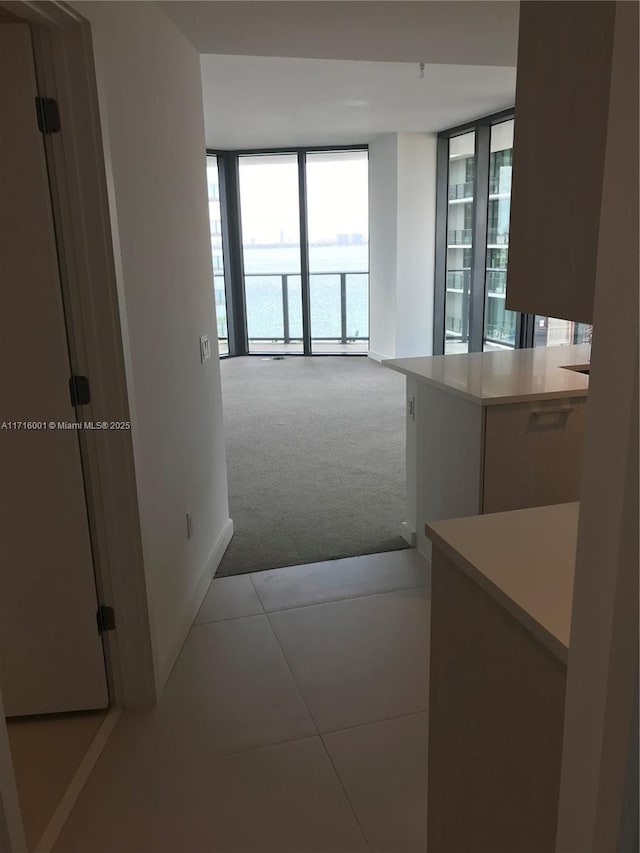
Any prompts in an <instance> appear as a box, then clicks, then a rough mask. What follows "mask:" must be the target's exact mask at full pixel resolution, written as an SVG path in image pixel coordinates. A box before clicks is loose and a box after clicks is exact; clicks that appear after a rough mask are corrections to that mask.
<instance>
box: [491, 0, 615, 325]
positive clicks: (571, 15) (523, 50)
mask: <svg viewBox="0 0 640 853" xmlns="http://www.w3.org/2000/svg"><path fill="white" fill-rule="evenodd" d="M616 5H617V4H616V3H611V2H580V0H578V1H577V2H553V3H550V2H546V0H542V2H538V0H533V1H532V2H529V0H524V2H522V3H521V4H520V31H519V41H518V71H517V81H516V102H515V111H516V120H515V136H514V149H513V183H512V195H511V223H510V233H509V269H508V273H507V297H506V306H507V308H510V309H512V310H514V311H526V312H530V313H532V314H540V315H547V316H551V317H559V318H562V319H567V320H579V321H582V322H584V323H591V322H592V319H593V297H594V291H595V275H596V260H597V250H598V236H599V229H600V208H601V200H602V185H603V174H604V155H605V145H606V136H607V122H608V113H609V88H610V79H611V58H612V45H613V25H614V18H615V13H616Z"/></svg>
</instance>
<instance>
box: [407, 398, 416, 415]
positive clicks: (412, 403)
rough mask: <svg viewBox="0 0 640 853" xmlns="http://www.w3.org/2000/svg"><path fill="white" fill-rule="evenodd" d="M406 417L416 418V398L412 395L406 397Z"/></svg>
mask: <svg viewBox="0 0 640 853" xmlns="http://www.w3.org/2000/svg"><path fill="white" fill-rule="evenodd" d="M407 417H408V418H409V420H410V421H415V419H416V398H415V397H414V396H413V395H411V396H409V397H407Z"/></svg>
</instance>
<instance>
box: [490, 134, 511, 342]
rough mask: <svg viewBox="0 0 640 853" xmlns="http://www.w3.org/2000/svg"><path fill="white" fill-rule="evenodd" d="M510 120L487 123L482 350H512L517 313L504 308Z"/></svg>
mask: <svg viewBox="0 0 640 853" xmlns="http://www.w3.org/2000/svg"><path fill="white" fill-rule="evenodd" d="M512 156H513V119H510V120H508V121H501V122H499V123H497V124H493V125H492V126H491V131H490V141H489V193H488V205H487V255H486V271H485V309H484V335H483V341H482V348H483V350H485V351H486V350H493V349H513V348H514V347H515V346H516V345H517V343H518V341H517V339H516V336H517V334H518V314H517V312H515V311H509V310H507V309H506V308H505V300H506V296H507V263H508V260H509V212H510V208H511V161H512Z"/></svg>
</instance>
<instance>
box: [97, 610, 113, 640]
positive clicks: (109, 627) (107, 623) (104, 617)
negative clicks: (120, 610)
mask: <svg viewBox="0 0 640 853" xmlns="http://www.w3.org/2000/svg"><path fill="white" fill-rule="evenodd" d="M96 619H97V621H98V634H104V632H105V631H115V629H116V615H115V613H114V610H113V607H107V606H106V605H105V604H101V605H100V607H98V612H97V613H96Z"/></svg>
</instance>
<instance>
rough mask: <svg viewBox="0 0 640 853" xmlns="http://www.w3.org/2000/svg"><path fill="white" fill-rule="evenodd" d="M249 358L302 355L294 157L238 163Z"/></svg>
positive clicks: (250, 157)
mask: <svg viewBox="0 0 640 853" xmlns="http://www.w3.org/2000/svg"><path fill="white" fill-rule="evenodd" d="M239 176H240V211H241V221H242V259H243V265H244V293H245V305H246V320H247V338H248V343H249V352H250V353H278V352H289V353H301V352H302V351H303V335H302V279H301V258H300V214H299V208H300V200H299V189H298V157H297V155H296V154H260V155H242V156H240V157H239Z"/></svg>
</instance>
